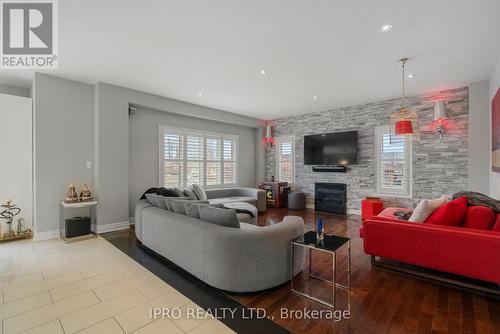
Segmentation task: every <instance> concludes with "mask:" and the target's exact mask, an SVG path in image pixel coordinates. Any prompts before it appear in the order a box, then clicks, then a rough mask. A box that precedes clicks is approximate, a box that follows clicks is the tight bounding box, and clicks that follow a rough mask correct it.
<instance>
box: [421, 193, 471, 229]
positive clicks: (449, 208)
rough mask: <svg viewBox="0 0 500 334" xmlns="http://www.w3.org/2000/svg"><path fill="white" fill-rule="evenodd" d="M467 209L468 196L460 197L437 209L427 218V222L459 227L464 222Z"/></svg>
mask: <svg viewBox="0 0 500 334" xmlns="http://www.w3.org/2000/svg"><path fill="white" fill-rule="evenodd" d="M466 211H467V198H466V197H459V198H456V199H454V200H453V201H450V202H448V203H446V204H445V205H443V206H442V207H440V208H439V209H436V211H434V212H433V213H432V214H431V215H430V216H429V218H427V219H426V220H425V223H426V224H431V225H444V226H455V227H458V226H460V225H461V224H462V221H463V219H464V216H465V212H466Z"/></svg>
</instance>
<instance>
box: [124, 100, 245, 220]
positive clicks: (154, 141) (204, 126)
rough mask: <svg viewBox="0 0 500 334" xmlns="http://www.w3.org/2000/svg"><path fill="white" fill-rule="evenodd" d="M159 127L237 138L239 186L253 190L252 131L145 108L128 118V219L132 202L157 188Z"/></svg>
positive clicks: (131, 212) (130, 214)
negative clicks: (222, 134)
mask: <svg viewBox="0 0 500 334" xmlns="http://www.w3.org/2000/svg"><path fill="white" fill-rule="evenodd" d="M160 125H166V126H172V127H179V128H187V129H195V130H202V131H208V132H215V133H227V134H233V135H238V136H239V151H238V153H239V154H238V159H239V164H238V165H239V180H240V186H243V187H255V129H254V128H249V127H244V126H238V125H232V124H225V123H221V122H216V121H209V120H204V119H200V118H195V117H189V116H183V115H178V114H173V113H170V112H165V111H158V110H152V109H146V108H143V107H141V108H137V110H136V111H135V112H134V113H133V115H132V116H131V117H130V118H129V127H130V139H129V142H130V146H129V148H130V150H129V152H130V153H129V154H130V166H129V168H130V177H129V181H130V184H129V186H130V188H129V194H130V195H129V216H130V217H133V216H134V208H135V203H136V201H137V200H138V199H139V198H140V197H141V195H142V194H143V193H144V191H145V190H146V189H148V188H150V187H157V186H158V185H159V180H158V177H159V170H158V168H159V138H158V129H159V126H160Z"/></svg>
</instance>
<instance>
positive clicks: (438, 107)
mask: <svg viewBox="0 0 500 334" xmlns="http://www.w3.org/2000/svg"><path fill="white" fill-rule="evenodd" d="M447 120H448V116H447V115H446V105H445V104H444V101H437V102H435V103H434V118H433V123H434V124H435V125H436V132H437V133H438V134H439V140H441V139H442V138H443V134H444V133H445V132H446V123H447Z"/></svg>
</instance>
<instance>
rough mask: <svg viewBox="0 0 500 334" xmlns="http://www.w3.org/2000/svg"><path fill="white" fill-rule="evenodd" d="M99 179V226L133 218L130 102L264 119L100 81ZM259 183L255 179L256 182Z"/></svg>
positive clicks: (241, 120)
mask: <svg viewBox="0 0 500 334" xmlns="http://www.w3.org/2000/svg"><path fill="white" fill-rule="evenodd" d="M95 89H96V100H95V106H96V107H95V112H96V116H95V117H96V133H95V141H96V142H95V145H96V146H95V150H94V154H95V161H96V164H97V168H96V170H95V173H96V174H95V177H94V179H95V183H96V189H97V193H98V195H99V206H98V208H97V221H98V225H99V226H103V225H107V224H113V223H118V222H125V221H128V219H129V175H130V171H129V148H128V145H126V144H125V143H128V142H129V125H128V105H129V103H131V104H134V105H136V106H142V107H145V108H149V109H153V110H165V111H168V112H170V113H173V114H181V115H184V116H190V117H196V118H200V119H204V120H212V121H217V122H222V123H226V124H238V125H240V126H247V127H258V126H259V125H260V121H259V120H257V119H254V118H250V117H246V116H241V115H237V114H233V113H229V112H225V111H221V110H216V109H211V108H206V107H203V106H199V105H194V104H190V103H186V102H182V101H177V100H173V99H169V98H165V97H161V96H157V95H152V94H147V93H143V92H139V91H135V90H131V89H127V88H123V87H117V86H113V85H109V84H105V83H98V84H97V85H96V88H95ZM253 183H255V181H254V182H253Z"/></svg>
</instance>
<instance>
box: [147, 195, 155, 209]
mask: <svg viewBox="0 0 500 334" xmlns="http://www.w3.org/2000/svg"><path fill="white" fill-rule="evenodd" d="M157 197H158V195H156V194H146V199H147V200H148V202H149V203H151V205H153V206H158V199H157Z"/></svg>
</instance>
